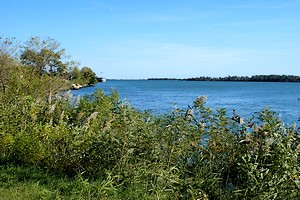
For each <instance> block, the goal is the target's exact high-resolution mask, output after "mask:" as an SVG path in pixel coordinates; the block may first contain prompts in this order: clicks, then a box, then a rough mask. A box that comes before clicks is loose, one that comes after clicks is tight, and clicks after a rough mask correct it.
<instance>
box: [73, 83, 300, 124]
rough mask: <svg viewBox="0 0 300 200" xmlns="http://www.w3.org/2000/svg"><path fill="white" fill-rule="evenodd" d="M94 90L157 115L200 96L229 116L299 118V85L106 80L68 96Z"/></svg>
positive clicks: (89, 92) (90, 92) (288, 119)
mask: <svg viewBox="0 0 300 200" xmlns="http://www.w3.org/2000/svg"><path fill="white" fill-rule="evenodd" d="M97 88H100V89H103V90H104V91H105V92H106V93H107V94H109V93H110V91H111V89H112V88H113V89H116V90H117V91H118V92H119V95H120V99H121V100H126V101H128V102H130V104H131V105H132V106H133V107H135V108H137V109H140V110H151V111H153V112H154V113H157V114H164V113H168V112H170V111H171V110H173V109H174V108H175V107H177V108H182V109H185V108H187V106H188V105H192V103H193V101H194V100H195V99H196V98H197V97H198V96H201V95H204V96H206V97H207V104H206V105H207V106H209V107H211V108H213V109H214V110H216V109H217V108H226V109H227V110H228V112H229V113H230V114H231V112H232V110H234V109H235V110H237V112H238V113H239V114H240V115H241V116H242V117H245V118H249V117H251V116H252V114H253V113H254V112H257V111H260V110H262V109H263V108H266V106H268V107H269V108H270V109H271V110H274V111H276V112H278V113H279V114H280V115H281V117H282V119H283V121H284V122H286V123H288V124H292V123H293V122H297V120H298V118H299V117H300V100H298V98H299V97H300V84H299V83H269V82H210V81H204V82H202V81H171V80H168V81H154V80H152V81H148V80H108V81H107V82H106V83H98V84H97V85H95V86H94V87H87V88H83V89H81V90H76V91H72V93H73V94H74V95H75V96H77V95H84V94H92V93H93V92H94V91H95V90H96V89H97ZM175 103H176V105H174V104H175Z"/></svg>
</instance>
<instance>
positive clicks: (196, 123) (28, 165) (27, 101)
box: [0, 53, 300, 199]
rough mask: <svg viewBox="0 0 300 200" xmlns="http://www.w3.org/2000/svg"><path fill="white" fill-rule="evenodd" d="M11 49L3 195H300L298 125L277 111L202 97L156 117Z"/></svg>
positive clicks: (4, 108)
mask: <svg viewBox="0 0 300 200" xmlns="http://www.w3.org/2000/svg"><path fill="white" fill-rule="evenodd" d="M2 55H4V57H2V58H3V59H2V60H1V62H0V67H1V70H0V79H1V78H2V79H1V80H2V83H4V84H3V85H2V86H4V87H2V88H4V89H1V90H0V110H1V112H0V164H1V166H2V167H1V168H0V186H1V187H0V198H8V199H15V198H19V197H18V195H23V198H22V199H26V198H27V199H42V198H44V199H55V198H57V199H61V198H62V199H64V198H66V199H75V198H76V199H86V198H90V199H299V198H300V173H299V172H300V167H299V166H300V165H299V161H300V137H299V133H298V132H297V131H298V130H297V129H296V127H295V126H291V127H286V126H285V125H284V123H283V122H281V120H280V119H279V118H278V117H277V115H276V113H274V112H272V111H270V110H269V109H268V108H266V109H264V110H262V111H260V112H258V113H256V114H255V115H254V116H253V117H252V118H250V119H242V118H241V117H240V116H239V115H238V113H237V112H236V111H234V112H233V115H232V116H231V117H229V116H230V115H229V114H228V113H227V111H226V110H225V109H218V110H216V111H213V110H212V109H210V108H208V107H206V106H205V101H206V99H205V97H199V98H197V99H196V100H195V101H194V103H193V105H192V106H189V107H188V109H187V110H179V109H175V110H174V111H173V112H172V113H170V114H166V115H164V116H154V115H152V114H151V113H147V112H141V111H138V110H135V109H133V108H132V107H131V106H130V105H129V104H128V103H126V102H121V101H119V98H118V94H117V93H116V92H115V91H112V92H111V94H110V95H105V94H104V92H103V91H102V90H97V91H96V92H95V93H94V94H92V95H90V96H84V97H81V98H77V99H74V98H73V97H72V96H71V95H70V93H69V92H65V93H63V92H62V88H63V87H62V86H64V85H65V84H66V82H65V81H64V80H62V79H61V78H59V77H53V76H49V75H47V74H40V70H38V69H36V68H33V67H30V68H28V67H26V68H24V66H21V65H20V63H18V62H16V61H15V60H14V59H13V58H12V56H8V55H9V54H4V53H3V54H2ZM5 56H6V57H5ZM87 71H89V70H87ZM1 195H2V196H1Z"/></svg>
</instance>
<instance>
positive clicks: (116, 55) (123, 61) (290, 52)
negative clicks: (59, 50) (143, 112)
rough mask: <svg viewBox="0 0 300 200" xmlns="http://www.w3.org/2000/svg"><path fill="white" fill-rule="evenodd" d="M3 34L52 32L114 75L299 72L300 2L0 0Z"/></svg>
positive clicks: (84, 60)
mask: <svg viewBox="0 0 300 200" xmlns="http://www.w3.org/2000/svg"><path fill="white" fill-rule="evenodd" d="M0 6H1V12H0V24H1V26H0V27H1V28H0V36H4V37H16V39H17V40H19V41H23V42H25V41H26V40H27V39H28V38H29V37H31V36H41V37H51V38H54V39H56V40H57V41H59V42H60V43H61V47H63V48H65V49H66V52H67V53H68V54H69V55H71V56H72V57H71V59H72V60H75V61H79V62H80V63H81V66H82V67H83V66H88V67H90V68H91V69H92V70H93V71H95V72H96V74H97V75H98V76H100V77H106V78H109V79H145V78H161V77H166V78H189V77H199V76H211V77H219V76H221V77H223V76H228V75H231V76H233V75H237V76H251V75H259V74H280V75H281V74H285V75H298V76H299V75H300V1H299V0H51V1H50V0H0Z"/></svg>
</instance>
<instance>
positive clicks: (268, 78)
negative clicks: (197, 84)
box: [147, 75, 300, 82]
mask: <svg viewBox="0 0 300 200" xmlns="http://www.w3.org/2000/svg"><path fill="white" fill-rule="evenodd" d="M147 80H174V81H230V82H300V76H294V75H254V76H226V77H208V76H201V77H195V78H148V79H147Z"/></svg>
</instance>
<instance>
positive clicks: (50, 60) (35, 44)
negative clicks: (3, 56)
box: [20, 36, 68, 76]
mask: <svg viewBox="0 0 300 200" xmlns="http://www.w3.org/2000/svg"><path fill="white" fill-rule="evenodd" d="M66 57H67V56H66V54H65V49H62V48H60V44H59V43H58V42H57V41H56V40H54V39H52V38H49V37H47V38H45V39H41V38H40V37H37V36H36V37H31V38H30V39H29V40H28V41H27V42H26V43H25V45H24V46H23V51H22V53H21V56H20V59H21V62H22V64H24V65H26V66H31V67H34V68H36V69H37V70H38V71H39V72H40V73H42V74H49V75H51V76H56V75H62V74H64V73H65V72H66V70H67V67H68V66H67V65H68V63H67V62H63V59H64V58H66Z"/></svg>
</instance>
